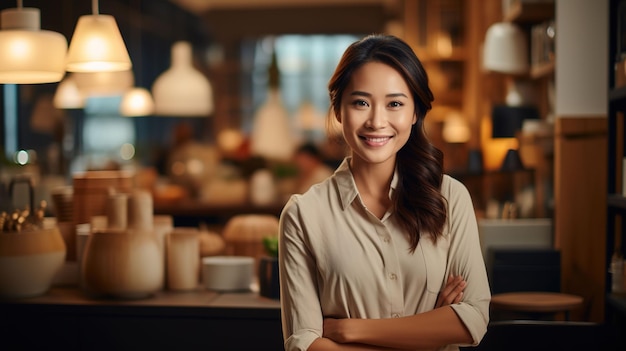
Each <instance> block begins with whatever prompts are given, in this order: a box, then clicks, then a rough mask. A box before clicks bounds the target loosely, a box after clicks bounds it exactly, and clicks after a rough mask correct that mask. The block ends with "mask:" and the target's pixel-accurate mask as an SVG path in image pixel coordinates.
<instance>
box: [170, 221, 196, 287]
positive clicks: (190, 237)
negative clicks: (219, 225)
mask: <svg viewBox="0 0 626 351" xmlns="http://www.w3.org/2000/svg"><path fill="white" fill-rule="evenodd" d="M199 236H200V230H198V229H196V228H191V227H189V228H180V227H179V228H174V229H173V230H172V232H171V233H170V234H169V235H168V236H167V287H168V289H170V290H193V289H196V288H197V287H198V282H199V279H200V240H199Z"/></svg>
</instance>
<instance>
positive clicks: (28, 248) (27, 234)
mask: <svg viewBox="0 0 626 351" xmlns="http://www.w3.org/2000/svg"><path fill="white" fill-rule="evenodd" d="M66 253H67V249H66V246H65V242H64V240H63V237H62V236H61V232H60V231H59V229H58V228H57V227H53V228H47V229H37V230H30V231H22V232H8V233H0V297H2V298H24V297H32V296H37V295H41V294H44V293H45V292H46V291H47V290H48V289H49V288H50V285H51V284H52V281H53V279H54V277H55V275H56V274H57V273H58V271H59V270H60V269H61V267H62V265H63V263H64V262H65V256H66Z"/></svg>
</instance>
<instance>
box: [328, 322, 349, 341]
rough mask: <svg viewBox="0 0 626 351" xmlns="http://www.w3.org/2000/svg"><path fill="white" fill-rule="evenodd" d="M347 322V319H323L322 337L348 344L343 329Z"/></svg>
mask: <svg viewBox="0 0 626 351" xmlns="http://www.w3.org/2000/svg"><path fill="white" fill-rule="evenodd" d="M348 321H349V319H335V318H324V334H323V336H324V337H325V338H328V339H331V340H333V341H335V342H338V343H346V342H349V340H347V337H346V335H345V333H346V330H345V327H346V323H347V322H348Z"/></svg>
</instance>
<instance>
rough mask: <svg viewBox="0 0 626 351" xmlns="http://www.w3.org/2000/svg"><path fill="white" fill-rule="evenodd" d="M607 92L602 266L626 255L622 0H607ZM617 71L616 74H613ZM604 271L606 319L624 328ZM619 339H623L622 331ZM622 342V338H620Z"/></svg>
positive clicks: (625, 319)
mask: <svg viewBox="0 0 626 351" xmlns="http://www.w3.org/2000/svg"><path fill="white" fill-rule="evenodd" d="M609 13H610V14H609V55H608V59H609V71H610V74H609V94H608V136H607V140H608V147H607V152H608V160H607V161H608V162H607V163H608V167H607V192H608V194H607V222H606V224H607V225H606V228H607V232H606V267H607V268H608V267H610V264H611V259H612V257H613V255H621V256H622V257H624V256H626V247H625V244H626V222H625V219H626V196H625V194H626V188H625V185H626V184H625V183H624V176H625V174H624V168H623V165H624V159H625V157H626V146H625V143H624V136H625V135H626V129H625V128H626V124H625V117H624V116H625V113H626V84H624V83H623V78H621V77H618V76H617V75H618V74H622V75H623V74H624V71H623V70H620V69H619V68H620V67H619V66H618V64H620V65H623V64H624V62H623V61H621V57H622V54H623V53H626V46H625V45H624V43H623V42H620V40H621V41H623V40H624V39H623V36H624V35H625V34H626V30H624V26H625V25H626V1H624V0H611V1H610V11H609ZM616 72H619V73H616ZM606 271H607V279H606V291H607V293H608V296H607V303H606V314H605V315H606V320H607V322H609V323H615V324H617V325H618V328H620V329H621V330H622V332H623V331H624V330H626V294H619V295H618V294H614V293H612V289H611V286H612V274H611V273H609V272H608V269H607V270H606ZM620 335H622V336H621V338H625V337H624V336H623V335H624V334H623V333H621V334H620ZM621 342H622V343H624V342H626V339H624V340H621Z"/></svg>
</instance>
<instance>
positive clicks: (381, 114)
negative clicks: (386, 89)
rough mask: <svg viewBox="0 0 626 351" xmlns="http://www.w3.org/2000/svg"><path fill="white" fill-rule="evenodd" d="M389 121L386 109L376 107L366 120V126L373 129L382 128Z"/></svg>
mask: <svg viewBox="0 0 626 351" xmlns="http://www.w3.org/2000/svg"><path fill="white" fill-rule="evenodd" d="M386 123H387V115H386V111H385V109H384V108H382V107H375V108H373V109H372V110H371V112H370V116H369V118H368V119H367V121H366V127H368V128H371V129H380V128H382V127H384V126H385V124H386Z"/></svg>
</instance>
